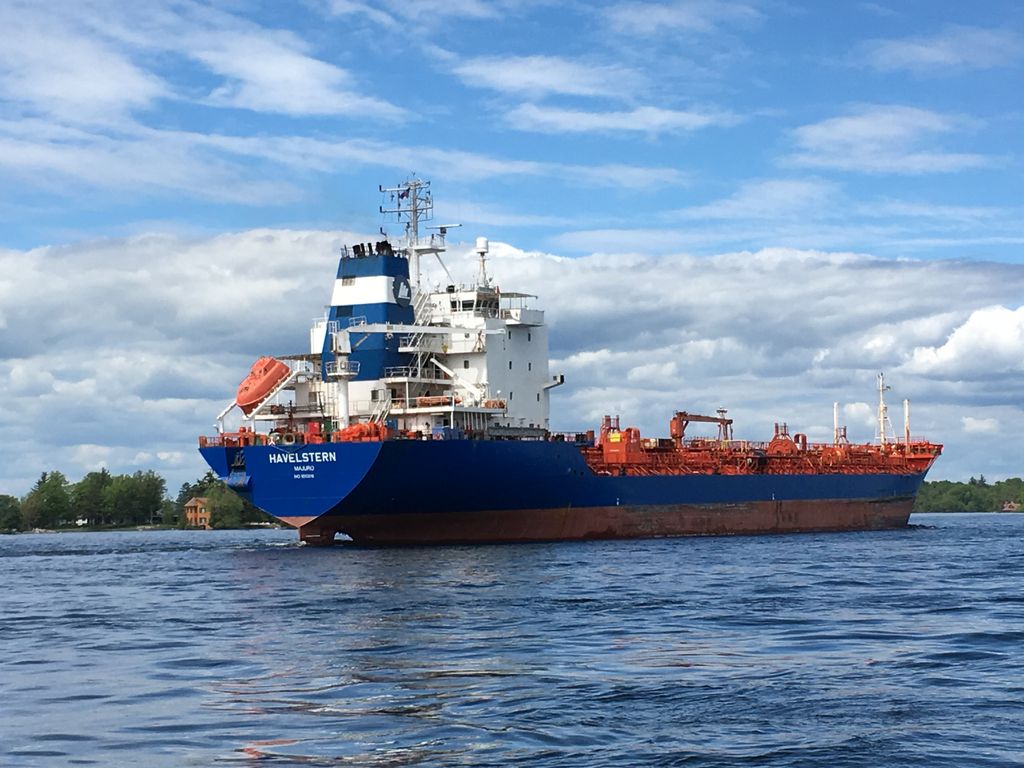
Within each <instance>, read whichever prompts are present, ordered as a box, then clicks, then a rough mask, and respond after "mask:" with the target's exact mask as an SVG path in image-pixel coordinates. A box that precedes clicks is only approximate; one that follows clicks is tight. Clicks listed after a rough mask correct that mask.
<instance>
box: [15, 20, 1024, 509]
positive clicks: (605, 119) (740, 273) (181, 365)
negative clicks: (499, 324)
mask: <svg viewBox="0 0 1024 768" xmlns="http://www.w3.org/2000/svg"><path fill="white" fill-rule="evenodd" d="M1022 82H1024V6H1021V4H1020V3H1019V2H1017V1H1016V0H977V1H976V2H972V3H961V2H945V1H944V0H901V1H900V2H896V0H888V1H884V0H883V1H882V2H857V1H856V0H847V1H841V0H837V1H836V2H829V3H822V2H817V1H816V0H678V1H677V2H643V1H640V0H637V1H633V0H625V1H623V2H618V1H616V0H612V1H611V2H604V3H598V2H545V1H544V0H497V1H495V2H486V1H485V0H445V1H442V0H401V1H399V0H378V1H377V2H373V3H370V2H366V3H364V2H359V1H358V0H293V2H289V3H279V2H270V1H269V0H268V1H267V2H246V1H245V0H224V2H212V3H204V2H192V1H191V0H180V1H172V0H147V2H145V3H137V2H126V1H122V0H76V1H75V2H63V1H62V0H51V2H48V3H38V2H22V1H21V0H0V395H2V396H3V402H4V408H3V409H2V410H0V434H2V436H3V440H2V441H0V493H10V494H14V495H22V494H24V493H26V492H27V491H28V490H29V488H30V487H31V485H32V483H33V482H34V481H35V479H36V478H38V476H39V474H40V473H41V472H42V471H46V470H52V469H60V470H61V471H63V472H64V473H65V474H66V475H67V476H68V477H69V478H70V479H71V480H77V479H79V478H80V477H81V476H82V475H84V474H85V473H86V472H89V471H93V470H96V469H98V468H100V467H107V468H108V469H109V470H110V471H112V472H115V473H119V472H133V471H135V470H138V469H154V470H156V471H158V472H160V473H161V474H163V475H164V476H165V477H167V479H168V485H169V488H170V490H171V492H172V494H173V493H174V492H176V489H177V487H178V486H179V485H180V484H181V483H182V482H184V481H186V480H192V479H194V478H196V477H198V476H200V475H201V474H202V473H203V471H204V470H205V467H204V465H203V463H202V461H201V459H200V457H199V455H198V452H197V450H196V436H197V435H199V434H206V433H210V432H211V431H212V422H213V419H214V417H215V416H216V414H217V413H218V412H219V411H220V410H221V408H222V407H223V406H224V405H225V404H226V403H227V402H229V401H230V399H231V398H232V396H233V393H234V390H235V387H236V386H237V383H238V382H239V381H240V380H241V379H242V378H243V377H244V375H245V374H246V373H247V372H248V369H249V366H250V364H251V363H252V361H253V360H255V359H256V358H257V357H259V356H261V355H264V354H287V353H290V352H295V351H301V350H302V348H303V347H304V346H305V345H306V343H307V330H308V326H309V323H310V321H311V320H312V319H313V318H314V317H316V316H318V315H320V314H322V312H323V308H324V304H325V303H326V302H327V301H328V299H329V296H330V290H331V287H332V283H333V276H334V273H335V269H336V260H337V251H338V248H339V247H340V246H341V245H342V244H343V243H346V242H359V241H365V240H367V239H369V238H371V237H374V235H375V233H376V232H377V231H378V228H379V227H381V226H382V225H383V226H385V228H387V227H389V226H390V227H391V229H390V231H391V232H392V233H394V234H396V235H397V234H398V230H397V227H395V226H394V225H393V223H389V222H387V221H385V220H382V217H381V216H380V214H379V212H378V206H379V205H380V203H381V202H382V200H381V194H380V193H379V191H378V185H381V184H383V185H385V186H387V185H393V184H395V183H397V182H400V181H402V180H403V179H405V178H408V177H409V176H410V175H412V174H416V175H418V176H420V177H422V178H427V179H430V180H431V181H432V189H433V192H434V196H435V201H436V209H435V219H434V220H435V222H436V223H445V224H454V223H459V224H462V228H461V229H458V230H453V232H454V234H455V237H450V238H449V243H450V245H451V250H450V252H449V256H448V262H449V268H451V269H452V271H453V272H454V273H456V275H457V276H459V277H462V278H465V279H467V280H468V279H469V278H470V277H471V276H472V274H473V272H474V268H473V259H472V246H471V244H472V243H473V241H474V239H475V238H476V237H477V236H486V237H488V238H490V240H491V242H492V244H493V245H492V256H493V259H492V261H491V263H490V267H491V271H492V273H493V274H494V275H495V276H496V278H497V281H498V283H499V284H500V285H501V286H502V287H503V288H504V289H505V290H520V291H527V292H530V293H534V294H537V295H538V296H539V299H538V300H537V302H536V306H538V307H540V308H543V309H545V310H546V312H547V320H548V324H549V326H550V333H551V347H552V349H551V353H552V358H553V359H552V372H561V373H564V374H565V375H566V382H567V383H566V385H565V386H564V387H561V388H559V389H556V390H554V394H553V397H552V427H553V428H555V429H565V430H576V429H586V428H593V427H595V426H597V424H598V422H599V420H600V417H601V415H602V414H604V413H619V414H621V416H622V419H623V422H624V423H628V424H635V425H637V426H639V427H640V428H641V429H642V430H643V432H644V433H645V434H648V435H657V434H666V433H667V422H668V419H669V417H670V416H671V413H672V412H673V411H674V410H688V411H691V412H694V411H696V412H712V411H713V410H714V409H716V408H718V407H726V408H728V409H729V414H730V415H731V416H733V417H734V418H735V419H736V426H735V430H736V434H737V436H738V437H742V438H746V439H767V438H769V437H770V436H771V431H772V424H773V423H774V422H779V421H785V422H788V424H789V425H790V430H791V431H793V432H795V431H801V432H805V433H807V434H808V435H809V437H810V438H811V439H812V440H814V439H822V440H825V439H829V438H830V436H831V433H832V403H833V402H839V403H840V404H841V414H842V421H843V422H844V423H846V424H847V426H848V428H849V433H850V437H851V439H854V440H857V441H863V442H867V441H870V440H872V439H873V438H874V430H873V419H874V401H875V398H876V394H875V391H874V387H875V377H876V375H877V373H878V372H879V371H884V372H885V374H886V377H887V381H888V383H889V384H890V385H891V386H892V387H893V390H892V392H891V393H890V404H891V413H892V419H893V421H894V423H895V424H896V428H897V430H898V431H901V430H902V407H901V402H902V400H903V398H909V399H910V400H911V413H912V416H911V421H912V428H913V432H914V434H915V435H916V436H922V437H927V438H930V439H932V440H935V441H938V442H942V443H943V444H944V445H945V446H946V447H945V451H944V454H943V456H942V458H941V459H940V460H939V462H938V463H937V464H936V466H935V468H934V469H933V473H932V478H933V479H934V478H939V479H943V478H944V479H955V480H965V479H967V478H968V477H970V476H976V475H979V474H984V475H985V476H986V477H987V478H989V479H998V478H1003V477H1008V476H1021V475H1024V450H1021V449H1020V447H1019V445H1017V444H1018V442H1019V436H1020V435H1021V434H1022V433H1024V410H1022V406H1024V182H1022V180H1024V173H1022V170H1024V169H1022V157H1024V97H1022V95H1021V93H1022V89H1021V83H1022Z"/></svg>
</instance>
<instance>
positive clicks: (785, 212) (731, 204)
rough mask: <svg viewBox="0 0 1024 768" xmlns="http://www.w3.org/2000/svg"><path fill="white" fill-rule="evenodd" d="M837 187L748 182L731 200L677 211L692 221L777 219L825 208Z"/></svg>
mask: <svg viewBox="0 0 1024 768" xmlns="http://www.w3.org/2000/svg"><path fill="white" fill-rule="evenodd" d="M835 194H836V185H835V184H833V183H831V182H826V181H819V180H815V179H767V180H760V181H748V182H744V183H743V184H741V185H740V188H739V190H737V192H736V193H735V194H733V195H731V196H730V197H727V198H724V199H722V200H716V201H714V202H711V203H708V204H706V205H698V206H694V207H692V208H686V209H684V210H682V211H680V214H681V215H683V216H684V217H686V218H691V219H777V218H779V217H782V216H794V215H800V216H806V215H807V214H808V213H814V212H818V211H821V210H823V209H825V208H826V206H827V204H828V203H830V202H831V201H832V199H833V198H834V196H835Z"/></svg>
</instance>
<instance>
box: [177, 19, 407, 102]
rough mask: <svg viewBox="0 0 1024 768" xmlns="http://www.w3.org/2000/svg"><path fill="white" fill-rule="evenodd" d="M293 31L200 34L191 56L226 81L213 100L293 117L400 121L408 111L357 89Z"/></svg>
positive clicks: (344, 73)
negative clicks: (349, 117) (312, 53)
mask: <svg viewBox="0 0 1024 768" xmlns="http://www.w3.org/2000/svg"><path fill="white" fill-rule="evenodd" d="M305 47H306V46H305V44H304V43H302V42H301V41H300V40H299V39H297V38H296V37H295V36H293V35H291V34H290V33H271V32H268V31H264V30H260V31H258V32H224V31H218V32H215V33H212V34H201V35H197V36H196V37H195V38H194V40H192V41H191V42H190V44H189V46H188V48H187V51H188V55H189V56H190V57H191V58H194V59H196V60H197V61H201V62H202V63H203V64H204V65H206V66H207V67H208V68H209V69H210V70H211V71H212V72H215V73H217V74H218V75H221V76H223V77H225V78H226V79H227V82H226V83H225V84H223V85H221V86H218V87H217V88H215V89H214V90H213V92H212V93H211V94H210V97H209V100H210V102H211V103H213V104H217V105H220V106H228V107H237V108H241V109H251V110H255V111H260V112H280V113H284V114H288V115H341V116H344V115H346V114H347V115H349V116H351V117H354V118H355V117H358V118H359V119H364V118H366V117H368V116H373V117H378V118H387V119H397V118H400V117H402V116H403V115H404V114H405V111H404V110H402V109H400V108H398V107H396V106H394V105H392V104H389V103H388V102H386V101H382V100H380V99H376V98H372V97H368V96H364V95H361V94H359V93H357V92H356V91H355V82H354V80H353V78H352V76H351V75H350V74H349V73H348V72H346V71H345V70H343V69H341V68H339V67H337V66H335V65H333V64H329V63H327V62H325V61H321V60H319V59H316V58H313V57H312V56H309V55H308V54H307V53H306V52H305V50H304V49H305Z"/></svg>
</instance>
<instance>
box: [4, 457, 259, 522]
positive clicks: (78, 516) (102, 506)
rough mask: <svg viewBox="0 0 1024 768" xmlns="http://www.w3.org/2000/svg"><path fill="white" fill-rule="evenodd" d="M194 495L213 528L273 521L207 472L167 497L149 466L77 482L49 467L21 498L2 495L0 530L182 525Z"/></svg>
mask: <svg viewBox="0 0 1024 768" xmlns="http://www.w3.org/2000/svg"><path fill="white" fill-rule="evenodd" d="M193 496H201V497H205V498H206V499H207V505H206V506H207V510H208V512H209V516H210V525H211V526H212V527H214V528H239V527H242V526H244V525H247V524H249V523H261V522H267V521H269V520H270V519H271V518H269V517H268V516H267V515H265V514H264V513H263V512H261V511H260V510H258V509H257V508H256V507H254V506H253V505H252V504H250V503H249V502H247V501H245V500H244V499H242V498H241V497H240V496H238V495H237V494H236V493H234V492H232V491H231V490H229V489H228V488H227V486H225V485H224V483H222V482H221V481H220V480H219V479H218V478H217V477H216V475H214V474H213V473H212V472H210V471H207V473H206V474H205V475H203V476H202V477H201V478H199V479H198V480H196V481H195V482H194V483H184V484H182V486H181V489H180V490H179V491H178V495H177V497H176V498H175V499H170V498H168V497H167V481H166V480H164V478H163V477H161V476H160V475H158V474H157V473H156V472H153V471H152V470H146V471H142V470H140V471H138V472H135V473H134V474H131V475H112V474H110V472H108V471H107V470H106V469H101V470H99V471H98V472H90V473H89V474H87V475H86V476H85V477H83V478H82V479H81V480H79V481H78V482H77V483H72V482H69V481H68V479H67V477H66V476H65V475H64V474H63V473H62V472H59V471H53V472H43V473H42V474H41V475H40V476H39V479H38V480H36V482H35V484H34V485H33V486H32V490H30V491H29V492H28V493H27V494H26V495H25V496H24V497H22V498H20V499H19V498H17V497H16V496H8V495H0V532H6V531H24V530H31V529H35V528H44V529H60V528H76V529H81V528H88V529H104V528H126V527H137V526H140V525H160V526H165V527H179V528H185V527H187V525H188V521H187V519H186V517H185V504H186V503H187V502H188V501H189V499H191V498H192V497H193Z"/></svg>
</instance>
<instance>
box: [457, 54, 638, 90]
mask: <svg viewBox="0 0 1024 768" xmlns="http://www.w3.org/2000/svg"><path fill="white" fill-rule="evenodd" d="M454 72H455V74H456V75H458V76H459V77H460V78H461V79H462V80H463V81H464V82H465V83H467V84H468V85H472V86H476V87H478V88H490V89H492V90H495V91H500V92H502V93H513V94H525V95H529V96H535V97H536V96H544V95H547V94H553V93H555V94H565V95H571V96H626V95H629V94H630V93H632V92H634V91H635V90H636V89H637V87H638V86H639V85H640V83H641V82H642V79H641V77H640V75H638V74H637V73H636V72H634V71H633V70H630V69H626V68H624V67H621V66H617V65H600V64H587V63H583V62H579V61H571V60H569V59H565V58H562V57H559V56H505V57H502V56H490V57H481V58H476V59H468V60H466V61H464V62H462V63H461V64H459V65H458V66H456V67H455V69H454Z"/></svg>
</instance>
